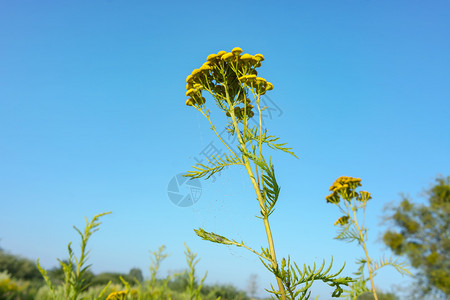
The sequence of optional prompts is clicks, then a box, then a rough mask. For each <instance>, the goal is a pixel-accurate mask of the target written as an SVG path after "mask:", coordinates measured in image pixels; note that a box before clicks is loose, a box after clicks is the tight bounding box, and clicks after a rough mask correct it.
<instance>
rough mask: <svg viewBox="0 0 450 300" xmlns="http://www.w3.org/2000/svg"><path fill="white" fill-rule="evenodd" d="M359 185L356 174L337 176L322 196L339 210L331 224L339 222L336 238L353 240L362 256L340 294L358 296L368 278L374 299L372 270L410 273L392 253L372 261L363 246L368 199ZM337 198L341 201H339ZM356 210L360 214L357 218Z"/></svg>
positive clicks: (370, 197)
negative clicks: (355, 278)
mask: <svg viewBox="0 0 450 300" xmlns="http://www.w3.org/2000/svg"><path fill="white" fill-rule="evenodd" d="M360 186H361V179H360V178H353V177H346V176H342V177H339V178H338V179H337V180H336V181H335V182H334V183H333V184H332V185H331V187H330V191H331V194H330V195H328V196H326V197H325V199H326V200H327V203H332V204H334V205H336V206H337V207H338V208H339V210H340V212H341V213H342V214H343V215H342V216H341V217H340V218H339V219H337V221H336V222H335V223H334V225H336V226H339V229H338V235H337V236H336V237H335V239H337V240H342V241H345V242H355V241H356V242H357V243H358V245H359V246H361V248H362V249H363V251H364V257H363V258H360V259H358V260H357V264H358V265H359V268H358V270H357V272H356V273H355V275H356V276H357V280H356V282H353V283H352V284H351V286H350V289H349V290H345V293H344V294H343V296H344V297H346V298H349V299H356V298H357V297H358V296H360V295H363V294H364V293H366V292H368V291H369V289H368V288H367V287H366V283H367V281H368V280H370V285H371V287H372V293H373V297H374V298H375V300H378V296H377V292H376V290H375V284H374V281H373V278H374V276H375V274H376V272H377V271H378V270H379V269H380V268H382V267H385V266H388V265H391V266H393V267H394V268H395V269H396V270H397V271H398V272H399V273H400V274H402V275H405V274H408V275H411V273H410V272H409V270H408V269H407V268H406V267H405V264H404V263H399V262H398V261H397V260H396V259H393V258H392V257H389V258H385V257H382V258H380V259H379V260H378V261H374V260H372V259H371V258H370V256H369V252H368V250H367V245H366V241H367V231H368V230H367V228H366V227H365V225H364V221H365V212H366V206H367V202H368V201H369V200H370V199H372V196H371V195H370V193H369V192H366V191H359V192H357V191H356V189H357V188H358V187H360ZM341 198H342V199H343V201H341ZM358 212H360V214H361V215H362V221H361V218H360V219H358ZM366 266H367V271H368V273H369V278H365V276H364V268H365V267H366Z"/></svg>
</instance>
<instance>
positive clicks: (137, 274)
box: [128, 268, 144, 282]
mask: <svg viewBox="0 0 450 300" xmlns="http://www.w3.org/2000/svg"><path fill="white" fill-rule="evenodd" d="M128 277H129V278H131V279H132V280H133V281H135V280H137V281H138V282H143V281H144V276H143V275H142V270H141V269H139V268H132V269H131V270H130V272H129V273H128Z"/></svg>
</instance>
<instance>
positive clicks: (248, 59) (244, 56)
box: [241, 53, 253, 61]
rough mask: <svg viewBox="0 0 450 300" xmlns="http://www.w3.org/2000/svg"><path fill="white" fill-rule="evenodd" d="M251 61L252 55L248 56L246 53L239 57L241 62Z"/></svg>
mask: <svg viewBox="0 0 450 300" xmlns="http://www.w3.org/2000/svg"><path fill="white" fill-rule="evenodd" d="M252 59H253V55H250V54H248V53H245V54H244V55H242V56H241V60H244V61H250V60H252Z"/></svg>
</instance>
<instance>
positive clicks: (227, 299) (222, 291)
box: [201, 284, 249, 300]
mask: <svg viewBox="0 0 450 300" xmlns="http://www.w3.org/2000/svg"><path fill="white" fill-rule="evenodd" d="M201 293H202V298H203V299H204V300H206V299H212V300H216V299H219V298H220V300H249V297H248V296H247V295H246V294H245V293H244V292H243V291H239V290H238V289H237V288H236V287H234V286H233V285H230V284H228V285H227V284H216V285H207V286H204V287H203V288H202V291H201Z"/></svg>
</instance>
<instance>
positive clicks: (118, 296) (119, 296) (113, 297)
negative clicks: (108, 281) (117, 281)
mask: <svg viewBox="0 0 450 300" xmlns="http://www.w3.org/2000/svg"><path fill="white" fill-rule="evenodd" d="M127 293H128V291H120V292H115V293H111V294H109V295H108V297H106V300H123V299H125V297H126V296H127Z"/></svg>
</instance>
